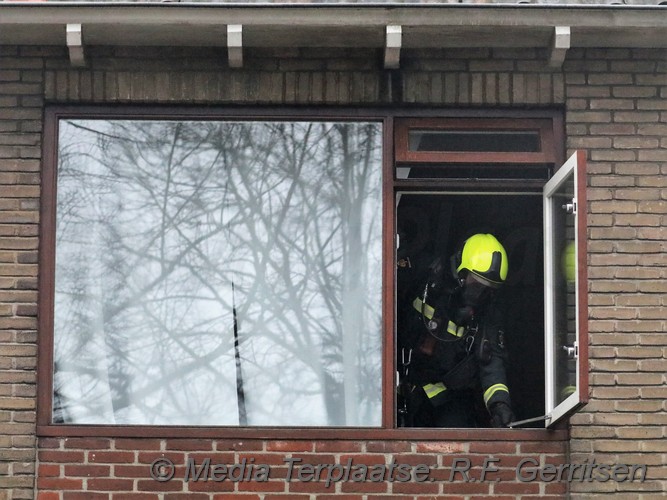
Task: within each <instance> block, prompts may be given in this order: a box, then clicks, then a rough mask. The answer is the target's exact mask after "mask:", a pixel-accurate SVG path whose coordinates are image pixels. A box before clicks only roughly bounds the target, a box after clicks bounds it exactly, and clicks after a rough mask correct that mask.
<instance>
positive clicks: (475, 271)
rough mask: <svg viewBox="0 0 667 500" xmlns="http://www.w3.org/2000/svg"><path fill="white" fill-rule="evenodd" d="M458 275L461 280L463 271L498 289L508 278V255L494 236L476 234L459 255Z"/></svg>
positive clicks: (469, 239)
mask: <svg viewBox="0 0 667 500" xmlns="http://www.w3.org/2000/svg"><path fill="white" fill-rule="evenodd" d="M457 260H458V262H457V267H456V273H457V276H458V277H459V278H461V277H463V276H462V275H461V273H462V271H467V272H469V273H471V274H472V275H474V276H475V277H477V278H478V279H479V281H481V282H482V283H484V284H486V285H487V286H490V287H493V288H497V287H499V286H500V285H502V284H503V283H504V282H505V279H506V278H507V269H508V267H509V263H508V261H507V253H506V252H505V248H503V246H502V245H501V244H500V242H499V241H498V240H497V239H496V237H495V236H493V235H492V234H481V233H479V234H475V235H473V236H471V237H470V238H468V239H467V240H466V241H465V243H464V244H463V249H462V250H461V252H459V254H458V255H457Z"/></svg>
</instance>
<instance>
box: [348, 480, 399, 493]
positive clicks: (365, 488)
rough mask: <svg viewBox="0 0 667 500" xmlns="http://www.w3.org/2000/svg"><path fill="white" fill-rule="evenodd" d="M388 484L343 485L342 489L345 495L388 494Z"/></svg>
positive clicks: (351, 483)
mask: <svg viewBox="0 0 667 500" xmlns="http://www.w3.org/2000/svg"><path fill="white" fill-rule="evenodd" d="M387 488H388V483H372V482H370V481H363V482H362V481H360V482H356V483H355V482H352V481H349V482H345V483H341V485H340V489H341V491H342V492H343V493H356V492H359V493H386V492H387Z"/></svg>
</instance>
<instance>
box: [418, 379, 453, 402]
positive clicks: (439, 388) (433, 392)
mask: <svg viewBox="0 0 667 500" xmlns="http://www.w3.org/2000/svg"><path fill="white" fill-rule="evenodd" d="M422 388H423V389H424V392H425V393H426V395H427V396H428V398H429V399H433V398H434V397H436V396H437V395H438V394H440V393H442V392H445V391H446V390H447V387H445V384H443V383H442V382H438V383H437V384H426V385H424V386H422Z"/></svg>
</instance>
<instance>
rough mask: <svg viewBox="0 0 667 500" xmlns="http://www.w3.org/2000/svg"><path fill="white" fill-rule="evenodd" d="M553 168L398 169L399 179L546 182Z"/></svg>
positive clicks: (442, 166)
mask: <svg viewBox="0 0 667 500" xmlns="http://www.w3.org/2000/svg"><path fill="white" fill-rule="evenodd" d="M550 172H551V167H550V166H549V165H544V164H525V163H522V164H515V163H506V164H497V163H440V164H437V163H436V164H424V163H421V164H420V163H414V164H401V165H400V166H397V167H396V178H397V179H466V180H467V179H470V180H472V179H474V180H481V179H484V180H507V179H521V180H529V179H530V180H544V181H546V180H547V179H548V178H549V174H550Z"/></svg>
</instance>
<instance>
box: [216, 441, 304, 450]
mask: <svg viewBox="0 0 667 500" xmlns="http://www.w3.org/2000/svg"><path fill="white" fill-rule="evenodd" d="M215 449H216V450H218V451H261V450H263V449H264V443H263V442H262V441H252V440H248V441H231V440H226V441H216V443H215ZM276 451H282V450H276ZM296 451H300V450H296Z"/></svg>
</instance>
